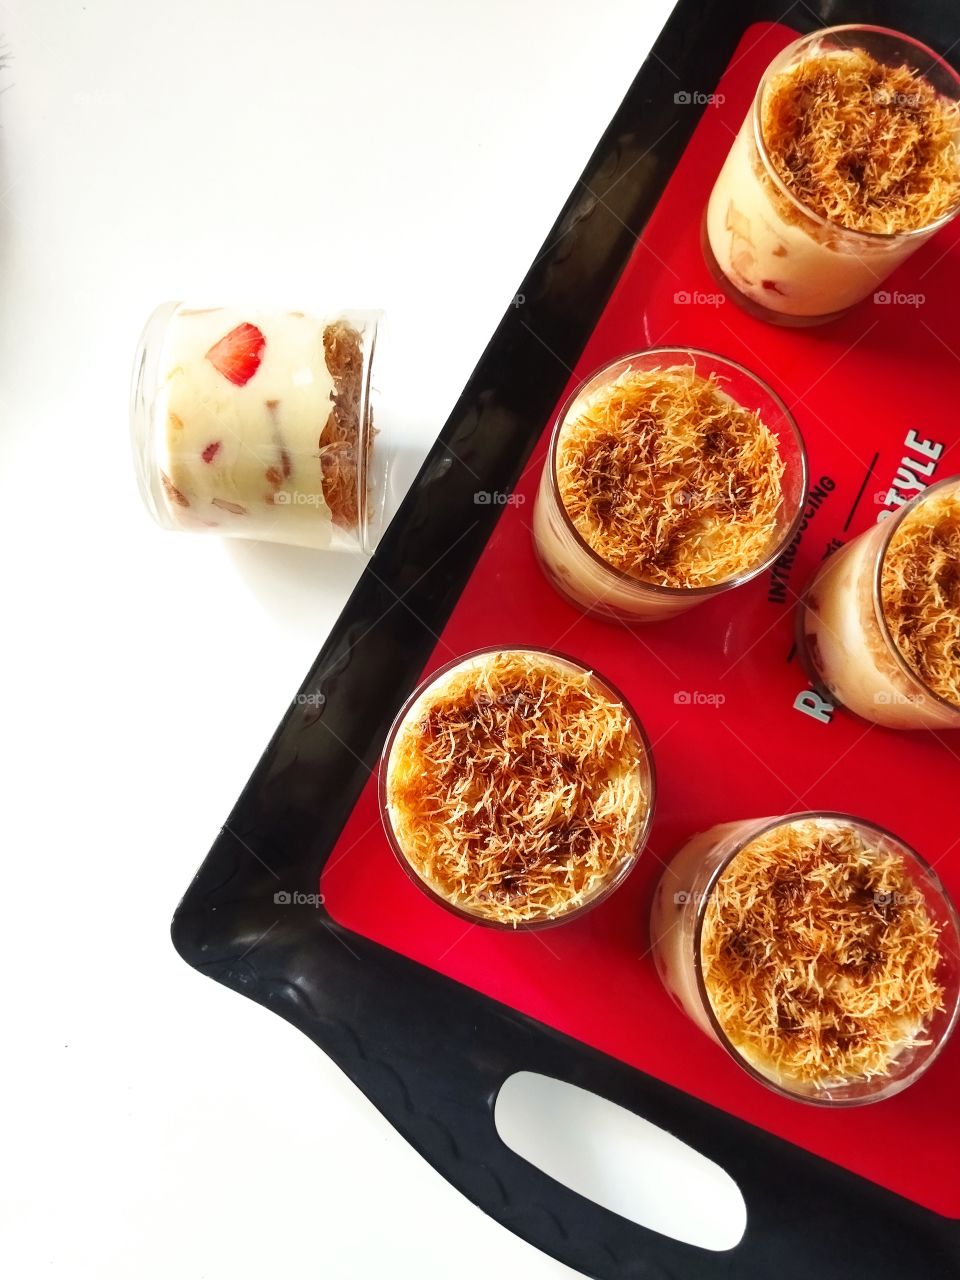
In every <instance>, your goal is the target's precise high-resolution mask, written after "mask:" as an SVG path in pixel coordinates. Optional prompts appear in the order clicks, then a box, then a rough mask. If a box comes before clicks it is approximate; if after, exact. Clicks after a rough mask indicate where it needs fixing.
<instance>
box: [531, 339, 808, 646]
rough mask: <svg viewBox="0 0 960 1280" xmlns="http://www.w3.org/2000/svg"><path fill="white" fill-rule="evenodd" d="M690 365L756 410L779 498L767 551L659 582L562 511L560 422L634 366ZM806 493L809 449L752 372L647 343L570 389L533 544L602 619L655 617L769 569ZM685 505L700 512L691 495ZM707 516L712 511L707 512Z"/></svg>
mask: <svg viewBox="0 0 960 1280" xmlns="http://www.w3.org/2000/svg"><path fill="white" fill-rule="evenodd" d="M684 365H685V366H692V368H693V370H694V372H695V373H696V374H697V375H699V376H700V377H703V378H709V377H710V376H711V375H713V376H714V377H715V378H716V379H717V382H718V385H719V387H720V389H721V390H722V391H723V392H724V393H725V394H726V395H727V396H728V397H729V398H730V399H731V400H733V401H735V402H736V404H737V405H739V406H741V407H742V408H744V409H748V410H751V411H754V412H756V413H757V414H758V415H759V417H760V419H761V421H762V422H763V423H764V425H765V426H766V427H768V428H769V430H770V431H771V432H772V433H773V435H774V437H775V438H776V442H777V448H778V452H779V455H780V460H781V462H782V464H783V476H782V478H781V481H780V484H781V489H782V502H781V505H780V509H779V512H778V513H777V519H776V530H775V533H774V536H773V537H772V538H771V540H770V543H769V546H768V547H767V549H766V551H765V553H764V554H763V555H762V556H761V557H760V558H759V559H757V560H755V561H754V562H753V563H751V564H745V565H744V566H743V568H742V569H741V570H740V571H739V572H738V573H736V574H734V575H733V576H731V577H728V578H725V579H724V580H723V581H720V582H715V583H711V584H710V585H708V586H699V587H673V586H662V585H660V584H658V583H655V582H648V581H645V580H643V579H641V578H638V577H632V576H630V575H629V574H627V573H624V572H623V571H622V570H620V569H619V568H617V567H615V566H614V565H611V564H609V563H608V562H607V561H606V560H604V559H603V558H602V557H601V556H600V555H598V554H597V552H596V551H594V550H593V548H591V547H590V546H589V545H588V544H587V542H586V541H585V540H584V538H583V537H582V535H581V534H580V533H579V531H578V530H577V528H576V526H575V525H574V523H573V521H572V520H571V519H570V516H569V515H568V513H567V510H566V508H565V506H564V503H563V498H562V496H561V492H560V486H559V482H558V479H557V459H558V452H559V449H560V447H561V440H562V436H563V431H564V427H565V425H566V424H568V423H571V422H575V421H576V420H577V418H578V417H579V416H580V415H581V413H582V412H583V410H584V408H585V407H586V406H588V405H589V404H590V403H591V402H595V401H596V400H597V398H598V397H602V396H603V395H604V391H605V388H607V387H608V386H609V385H610V384H612V383H614V382H616V380H617V379H618V378H620V377H622V376H624V375H625V374H629V373H631V372H633V371H646V370H653V371H656V370H660V369H667V368H670V367H672V366H684ZM806 491H807V455H806V450H805V448H804V444H803V439H802V437H801V435H800V432H799V430H798V429H797V425H796V423H795V422H794V420H793V418H792V416H791V414H790V412H789V410H788V409H787V407H786V405H785V404H784V403H783V401H782V400H781V399H780V397H779V396H778V395H777V394H776V393H775V392H774V391H772V390H771V389H770V387H768V386H767V385H766V383H764V382H762V381H761V380H760V379H759V378H758V377H756V375H755V374H753V373H751V372H750V371H749V370H748V369H745V368H744V367H743V366H742V365H740V364H737V362H736V361H734V360H727V359H725V358H724V357H723V356H719V355H715V354H713V353H712V352H710V351H701V350H698V349H696V348H693V347H652V348H650V349H649V350H647V351H638V352H634V353H633V354H630V355H626V356H622V357H620V358H619V359H617V360H614V361H611V363H610V364H606V365H604V366H603V367H602V368H600V369H598V370H597V371H596V372H595V373H593V374H591V375H590V377H589V378H586V379H585V380H584V381H583V382H581V383H580V385H579V386H578V387H577V388H576V389H575V390H574V391H573V393H572V394H571V395H570V397H569V398H568V400H567V402H566V403H565V404H564V405H563V407H562V408H561V410H560V412H559V414H558V415H557V420H556V423H555V425H554V428H553V435H552V437H551V440H550V448H549V451H548V454H547V459H546V462H545V464H544V468H543V473H542V476H541V479H540V487H539V490H538V492H537V499H536V504H535V506H534V512H533V535H534V547H535V549H536V553H537V557H538V559H539V561H540V564H541V567H542V568H543V570H544V573H545V574H546V576H547V578H548V579H549V580H550V582H551V583H552V584H553V586H554V587H555V588H556V590H557V591H558V592H559V593H560V594H561V595H562V596H564V597H565V598H566V599H568V600H569V601H570V602H571V603H572V604H575V605H577V606H578V607H579V608H581V609H585V610H588V611H589V612H590V613H593V614H597V615H599V616H601V617H609V618H614V619H623V620H626V621H639V622H656V621H660V620H663V619H667V618H672V617H674V616H675V615H676V614H678V613H682V612H684V611H685V610H687V609H690V608H692V607H693V605H695V604H699V603H700V602H701V601H703V600H709V599H710V598H711V597H713V596H715V595H718V594H720V593H721V592H723V591H729V590H731V588H733V587H738V586H742V585H743V584H744V583H746V582H750V581H751V580H752V579H753V578H756V577H757V576H758V575H759V574H761V573H763V572H764V570H765V569H768V568H769V567H770V565H772V564H773V563H774V561H775V560H776V559H777V557H778V556H779V555H780V554H781V553H782V552H783V550H784V549H785V548H786V547H787V545H788V544H789V543H790V540H791V539H792V538H793V536H794V533H795V532H796V528H797V525H798V524H799V521H800V518H801V515H802V509H803V500H804V495H805V494H806ZM687 510H688V511H689V512H690V514H692V515H696V514H697V510H698V497H697V495H696V494H693V493H691V494H690V495H689V496H688V499H687ZM705 514H707V515H710V514H711V513H710V512H709V511H705Z"/></svg>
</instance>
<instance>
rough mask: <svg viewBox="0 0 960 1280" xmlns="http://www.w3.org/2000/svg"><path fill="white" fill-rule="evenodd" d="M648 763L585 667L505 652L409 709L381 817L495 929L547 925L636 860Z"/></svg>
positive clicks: (620, 713)
mask: <svg viewBox="0 0 960 1280" xmlns="http://www.w3.org/2000/svg"><path fill="white" fill-rule="evenodd" d="M646 766H647V762H646V758H645V754H644V747H643V743H642V741H641V739H640V738H639V736H638V734H637V732H636V729H635V726H634V724H633V721H632V719H631V716H630V714H629V712H628V711H627V709H626V708H625V707H624V706H623V705H622V704H621V703H619V702H615V701H613V700H612V699H611V698H610V696H609V695H608V694H607V693H606V692H604V691H603V690H602V689H601V688H600V687H599V685H598V684H597V682H596V681H595V679H594V678H593V676H592V675H591V674H590V673H589V672H585V671H581V670H578V669H575V668H572V667H569V666H566V665H561V664H560V663H558V662H557V661H556V660H553V659H551V658H549V657H548V656H547V655H543V654H537V653H529V652H523V651H516V650H505V651H503V652H501V653H498V654H492V655H483V656H482V657H481V658H479V659H477V660H475V661H473V662H470V663H468V664H467V665H465V666H464V667H462V668H458V669H456V670H455V671H453V672H452V673H451V674H449V675H448V676H445V677H442V678H441V680H440V681H439V683H438V687H436V688H431V689H428V690H427V691H426V692H425V693H424V695H423V696H422V697H421V699H420V700H419V701H418V703H417V704H416V705H415V707H414V708H413V710H412V712H411V714H410V715H409V716H408V717H407V719H406V721H405V722H404V724H403V726H402V727H401V729H400V732H399V733H398V735H397V738H396V741H395V742H394V745H393V749H392V752H391V755H390V759H389V762H388V782H387V803H388V807H389V815H390V820H391V823H392V826H393V830H394V833H395V835H396V838H397V842H398V844H399V845H400V848H401V849H402V850H403V852H404V855H405V857H406V858H407V860H408V861H409V862H410V864H411V866H412V867H413V868H414V870H415V871H416V872H417V874H418V875H419V876H420V877H421V878H422V879H423V880H425V881H426V882H427V884H429V885H430V886H431V887H432V888H433V889H434V890H435V891H436V892H437V893H439V894H440V895H441V896H442V897H444V898H446V899H448V900H449V901H450V902H451V903H454V904H455V905H456V906H458V907H460V908H461V909H463V910H465V911H469V912H471V913H472V914H474V915H479V916H482V917H484V918H486V919H489V920H495V921H498V922H500V923H504V924H513V925H516V924H520V923H524V922H528V921H535V920H545V919H551V918H553V917H555V916H558V915H562V914H564V913H566V912H567V911H569V910H571V909H572V908H574V907H576V906H579V905H580V904H581V903H583V902H586V901H588V900H589V899H590V898H592V897H593V896H594V895H595V894H596V893H598V892H599V891H600V890H601V889H602V888H603V887H604V886H605V885H606V884H607V883H609V881H610V879H611V877H612V876H613V875H614V874H616V872H617V871H619V870H620V868H621V867H622V866H623V864H624V862H625V861H626V860H627V859H629V858H631V857H632V856H633V855H634V853H635V851H636V841H637V838H638V836H639V833H640V830H641V827H642V824H643V820H644V818H645V816H646V813H647V808H648V805H649V799H650V797H649V794H648V791H647V787H646V782H645V779H646V778H647V776H648V773H647V767H646Z"/></svg>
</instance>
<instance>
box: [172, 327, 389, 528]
mask: <svg viewBox="0 0 960 1280" xmlns="http://www.w3.org/2000/svg"><path fill="white" fill-rule="evenodd" d="M361 363H362V358H361V355H360V335H359V333H358V332H357V331H356V330H354V329H352V327H351V326H350V325H349V324H348V323H347V322H345V321H335V322H333V323H332V324H331V323H327V322H326V321H322V320H318V319H317V318H315V317H313V316H309V315H305V314H303V313H302V312H269V313H265V312H258V311H255V310H253V311H251V310H234V309H229V308H221V307H218V308H211V309H206V310H197V309H189V308H184V307H180V308H178V309H177V311H175V312H174V314H173V315H172V317H171V319H170V322H169V325H168V329H167V333H166V337H165V342H164V348H163V351H162V354H161V364H160V370H159V377H158V388H159V390H158V394H157V397H156V401H155V405H154V414H155V415H156V417H155V431H156V433H157V438H158V445H159V448H158V453H159V465H160V471H161V482H162V486H163V492H164V496H165V500H166V507H167V511H168V515H169V518H170V521H171V523H173V524H174V525H177V526H179V527H182V528H191V529H198V528H199V529H203V528H209V529H216V530H219V531H220V532H229V533H240V534H242V535H243V536H246V537H251V538H256V539H263V540H267V541H278V542H295V543H298V544H300V545H306V546H314V547H324V546H326V545H328V543H329V542H330V538H331V526H332V525H333V524H338V525H341V526H342V527H344V528H353V529H356V527H357V524H358V521H359V519H360V518H361V514H360V507H361V505H362V503H361V500H360V498H359V483H360V478H361V476H362V473H363V470H364V467H363V461H364V460H363V459H361V457H360V456H359V447H360V446H359V442H360V439H361V438H362V433H361V429H360V427H361V424H360V423H359V421H358V417H357V414H358V406H359V403H360V372H359V371H360V366H361Z"/></svg>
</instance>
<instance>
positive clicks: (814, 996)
mask: <svg viewBox="0 0 960 1280" xmlns="http://www.w3.org/2000/svg"><path fill="white" fill-rule="evenodd" d="M938 937H939V927H938V926H937V925H936V924H935V923H934V921H932V920H931V918H930V916H929V914H928V912H927V908H926V905H925V904H924V901H923V898H922V896H921V894H920V892H919V890H918V889H917V886H916V884H915V883H914V881H913V880H912V879H911V876H910V873H909V871H908V869H907V866H906V864H905V862H904V860H903V858H902V857H901V856H900V855H899V854H898V853H896V852H894V851H892V850H890V849H887V848H884V847H881V845H879V844H876V845H867V844H865V843H864V841H863V839H862V837H861V835H860V833H859V832H858V831H857V830H856V829H855V828H854V827H851V826H848V825H844V824H843V823H840V822H831V821H827V820H825V819H821V820H815V819H802V820H799V821H797V822H793V823H788V824H786V825H784V826H781V827H777V828H775V829H774V830H773V831H769V832H767V833H766V834H764V835H762V836H759V837H758V838H757V839H756V840H753V841H751V842H750V843H749V844H748V845H746V846H745V848H744V849H743V850H742V851H741V852H740V853H739V854H737V856H736V857H734V859H733V861H732V862H731V863H730V865H729V866H728V867H727V869H726V870H725V871H724V873H723V874H722V875H721V876H720V879H719V880H718V881H717V884H716V887H715V889H714V893H713V895H712V896H711V899H710V901H709V902H708V904H707V908H706V912H705V914H704V921H703V933H702V938H701V957H702V965H703V979H704V985H705V987H706V990H707V994H708V996H709V998H710V1003H711V1005H712V1006H713V1011H714V1013H715V1015H716V1017H717V1020H718V1022H719V1023H720V1025H721V1027H722V1028H723V1030H724V1032H725V1034H726V1036H727V1037H728V1039H729V1040H730V1042H731V1044H732V1045H733V1047H734V1048H735V1049H736V1050H737V1051H738V1052H739V1053H740V1054H741V1055H742V1056H743V1057H744V1058H745V1059H746V1060H747V1061H748V1062H750V1063H751V1064H752V1065H753V1066H754V1067H756V1068H757V1070H759V1071H761V1072H763V1074H765V1075H768V1076H770V1077H772V1078H773V1079H774V1080H780V1081H781V1082H782V1083H785V1084H787V1085H789V1084H791V1083H794V1084H796V1083H802V1084H808V1085H813V1086H815V1087H827V1086H828V1085H831V1084H833V1085H836V1084H839V1083H844V1082H849V1081H855V1080H861V1079H866V1078H869V1077H871V1076H883V1075H887V1074H889V1071H890V1068H891V1066H892V1064H893V1063H894V1061H895V1059H896V1058H897V1056H898V1055H899V1054H900V1053H902V1052H903V1051H904V1050H906V1049H909V1048H911V1047H913V1046H915V1045H918V1044H922V1043H925V1042H924V1041H922V1040H921V1039H919V1037H920V1036H922V1034H923V1031H924V1028H925V1027H926V1025H927V1023H928V1022H929V1020H930V1018H931V1017H932V1015H933V1014H934V1013H935V1011H936V1010H938V1009H939V1008H940V1007H941V1000H942V996H943V991H942V988H941V986H940V985H939V983H938V981H937V969H938V966H939V963H940V948H939V943H938Z"/></svg>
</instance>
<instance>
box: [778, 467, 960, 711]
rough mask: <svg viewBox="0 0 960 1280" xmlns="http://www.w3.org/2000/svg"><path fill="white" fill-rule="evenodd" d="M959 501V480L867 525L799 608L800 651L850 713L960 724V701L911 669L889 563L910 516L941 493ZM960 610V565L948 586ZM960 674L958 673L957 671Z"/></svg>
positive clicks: (824, 569)
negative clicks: (888, 584)
mask: <svg viewBox="0 0 960 1280" xmlns="http://www.w3.org/2000/svg"><path fill="white" fill-rule="evenodd" d="M941 497H955V498H956V500H957V502H958V504H960V477H958V476H949V477H947V478H946V479H944V480H941V481H939V482H938V483H937V484H935V485H931V486H930V487H929V488H928V489H925V490H924V491H923V492H922V493H920V494H918V495H917V497H916V498H914V499H913V500H912V501H911V502H908V503H907V504H906V505H905V506H903V507H901V508H900V510H899V511H898V512H896V514H895V515H892V516H890V517H889V518H888V519H886V520H882V521H880V522H879V523H878V524H876V525H874V526H873V528H871V529H867V530H865V531H864V532H863V533H861V534H859V535H858V536H857V537H856V538H854V539H853V540H852V541H851V542H848V543H847V544H846V546H844V547H843V548H842V549H841V550H840V551H835V552H834V553H833V554H832V555H831V556H828V558H827V559H826V560H825V561H824V562H823V564H822V565H821V566H820V568H819V569H818V571H817V573H816V575H815V576H814V578H813V580H812V581H811V583H810V585H809V586H808V587H807V589H806V591H805V592H804V594H803V597H802V599H801V601H800V603H799V605H798V606H797V649H798V652H799V655H800V658H801V661H802V662H803V664H804V667H805V668H806V670H807V672H808V674H809V675H810V677H811V680H812V681H813V683H814V685H815V686H816V688H817V689H818V690H819V691H820V692H821V693H823V694H826V696H827V697H829V698H830V699H831V701H833V702H836V703H840V704H841V705H842V706H844V707H846V708H847V709H848V710H849V711H852V712H854V713H855V714H856V715H858V716H861V717H862V718H863V719H864V720H870V721H872V722H873V723H875V724H882V725H885V726H886V727H888V728H890V729H960V705H958V704H957V703H955V702H951V701H949V700H948V699H947V698H946V697H943V696H941V695H940V694H939V693H937V692H936V691H934V690H933V689H931V688H928V687H927V685H926V684H925V683H924V682H923V680H921V679H920V677H919V676H918V674H917V673H916V672H915V671H914V670H912V669H911V667H910V666H908V664H907V662H906V660H905V659H904V656H903V654H902V653H901V652H900V650H899V649H898V647H897V645H896V643H895V641H894V638H893V635H892V633H891V629H890V625H889V623H888V621H887V616H886V608H885V603H884V600H885V592H884V564H885V557H886V556H887V553H888V550H889V548H890V544H891V542H892V540H893V538H894V537H895V535H896V534H897V532H898V530H900V529H901V528H902V526H903V522H904V521H905V520H907V519H918V518H922V516H923V514H924V512H926V511H929V510H930V509H931V506H932V505H933V504H935V503H937V500H938V498H941ZM943 587H944V591H945V593H949V592H951V591H952V593H953V603H952V606H950V605H949V604H948V598H947V596H946V595H945V596H944V608H947V607H952V610H953V612H954V613H955V614H960V564H954V565H953V566H952V568H951V567H950V566H949V565H948V566H947V576H945V578H944V583H943ZM958 674H960V673H958Z"/></svg>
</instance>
